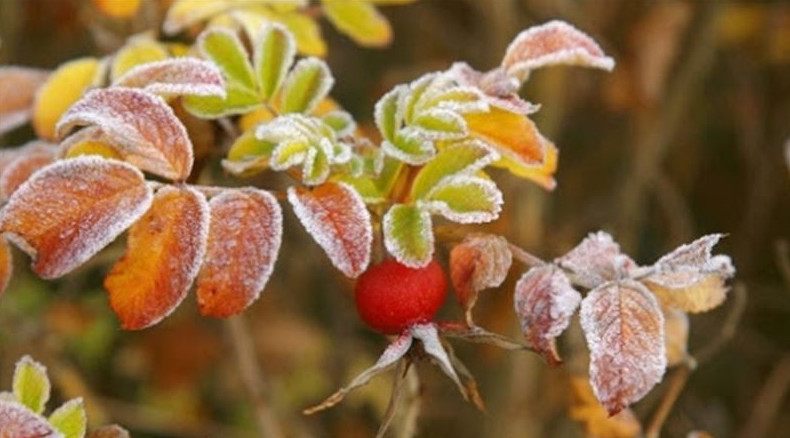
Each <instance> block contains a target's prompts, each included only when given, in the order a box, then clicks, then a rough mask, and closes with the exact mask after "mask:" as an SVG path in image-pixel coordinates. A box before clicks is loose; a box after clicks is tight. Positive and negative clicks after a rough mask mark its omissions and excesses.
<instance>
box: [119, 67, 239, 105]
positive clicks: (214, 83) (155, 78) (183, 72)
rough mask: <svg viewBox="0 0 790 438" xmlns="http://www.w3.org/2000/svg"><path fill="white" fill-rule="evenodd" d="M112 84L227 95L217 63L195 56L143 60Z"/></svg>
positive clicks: (175, 92)
mask: <svg viewBox="0 0 790 438" xmlns="http://www.w3.org/2000/svg"><path fill="white" fill-rule="evenodd" d="M113 85H114V86H117V87H132V88H142V89H144V90H145V91H148V92H151V93H155V94H160V95H164V96H182V95H183V96H217V97H221V98H224V97H225V96H226V93H225V83H224V81H223V80H222V74H221V73H220V71H219V70H218V69H217V67H216V66H215V65H214V64H212V63H210V62H208V61H202V60H199V59H195V58H173V59H167V60H164V61H158V62H150V63H147V64H142V65H139V66H137V67H134V68H133V69H131V70H129V71H128V72H126V74H124V75H123V76H121V77H120V78H118V79H117V80H116V81H115V83H114V84H113Z"/></svg>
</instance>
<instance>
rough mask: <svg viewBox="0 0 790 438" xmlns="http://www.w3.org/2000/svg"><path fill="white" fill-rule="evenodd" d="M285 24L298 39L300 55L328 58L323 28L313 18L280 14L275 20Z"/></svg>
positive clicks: (294, 13)
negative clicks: (322, 34) (322, 33)
mask: <svg viewBox="0 0 790 438" xmlns="http://www.w3.org/2000/svg"><path fill="white" fill-rule="evenodd" d="M274 19H275V20H277V21H279V22H280V23H282V24H284V25H285V27H287V28H288V30H290V31H291V33H292V34H293V36H294V39H296V48H297V49H298V50H299V53H301V54H302V55H307V56H326V42H325V41H324V38H323V37H322V36H321V27H319V26H318V23H317V22H316V21H315V20H314V19H313V18H311V17H309V16H307V15H304V14H301V13H299V12H288V13H280V14H277V16H276V17H275V18H274Z"/></svg>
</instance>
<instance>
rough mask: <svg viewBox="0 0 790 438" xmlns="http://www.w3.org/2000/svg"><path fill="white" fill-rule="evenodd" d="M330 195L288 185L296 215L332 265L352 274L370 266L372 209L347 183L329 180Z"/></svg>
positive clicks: (322, 187) (355, 274) (355, 275)
mask: <svg viewBox="0 0 790 438" xmlns="http://www.w3.org/2000/svg"><path fill="white" fill-rule="evenodd" d="M326 187H329V188H331V189H333V190H334V191H333V192H332V193H330V194H328V195H327V194H324V193H321V192H319V194H318V195H316V194H315V193H313V192H309V191H300V190H298V189H296V188H294V187H289V188H288V201H289V202H290V203H291V205H292V206H293V209H294V213H295V214H296V217H298V218H299V221H300V222H301V223H302V225H303V226H304V227H305V229H306V230H307V232H308V233H309V234H310V235H311V236H313V239H315V241H316V243H318V245H319V246H321V248H323V250H324V252H326V254H327V256H329V259H330V260H331V261H332V264H333V265H335V267H336V268H337V269H339V270H340V271H341V272H342V273H343V274H345V275H346V276H348V277H351V278H356V277H357V276H359V275H360V274H362V273H363V272H364V271H365V269H367V267H368V264H369V263H370V251H371V245H372V243H373V227H372V225H371V222H370V221H371V219H370V212H368V209H367V208H366V207H365V202H364V201H363V200H362V197H361V196H360V195H359V193H357V191H356V190H354V189H353V188H352V187H351V186H349V185H347V184H345V183H327V185H326V186H321V187H319V188H318V189H316V190H323V189H324V188H326Z"/></svg>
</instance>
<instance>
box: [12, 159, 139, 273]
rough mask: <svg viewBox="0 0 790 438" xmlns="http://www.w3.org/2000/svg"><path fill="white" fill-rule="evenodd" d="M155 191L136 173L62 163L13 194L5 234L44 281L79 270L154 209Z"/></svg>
mask: <svg viewBox="0 0 790 438" xmlns="http://www.w3.org/2000/svg"><path fill="white" fill-rule="evenodd" d="M151 197H152V196H151V189H150V188H149V187H148V186H147V185H146V184H145V180H144V179H143V174H142V173H140V171H139V170H137V169H135V168H134V167H132V166H130V165H128V164H125V163H122V162H119V161H114V160H104V159H101V158H98V157H79V158H75V159H72V160H64V161H58V162H56V163H54V164H52V165H50V166H47V167H46V168H44V169H41V170H40V171H38V172H37V173H36V174H35V175H33V177H32V178H30V179H29V180H28V181H27V182H26V183H24V184H22V186H21V187H20V188H19V189H18V190H17V191H16V192H14V195H13V196H11V199H10V200H9V201H8V203H7V204H6V206H5V208H4V209H3V211H2V213H0V231H1V232H4V233H7V235H8V238H9V239H10V240H11V241H12V242H14V243H15V244H16V245H17V246H19V247H20V248H21V249H22V250H24V251H25V252H27V253H28V254H30V255H31V256H32V257H33V258H34V259H35V261H34V263H33V270H34V271H36V273H37V274H38V275H40V276H42V277H44V278H55V277H60V276H61V275H64V274H67V273H68V272H70V271H71V270H73V269H74V268H76V267H78V266H80V265H81V264H83V263H84V262H85V261H87V260H88V259H89V258H91V257H93V255H94V254H96V253H97V252H99V250H101V249H102V248H104V247H105V246H106V245H107V244H109V243H110V242H112V241H113V240H114V239H115V238H116V237H117V236H118V235H119V234H121V233H122V232H123V231H124V230H125V229H126V228H128V227H129V226H130V225H131V224H132V223H134V221H136V220H137V219H138V218H139V217H140V216H142V214H143V213H144V212H145V210H147V209H148V207H149V206H150V205H151Z"/></svg>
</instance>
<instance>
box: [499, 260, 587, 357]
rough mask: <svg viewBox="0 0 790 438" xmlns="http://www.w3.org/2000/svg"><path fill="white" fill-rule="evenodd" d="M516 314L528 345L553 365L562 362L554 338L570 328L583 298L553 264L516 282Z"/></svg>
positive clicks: (533, 269)
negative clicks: (573, 316)
mask: <svg viewBox="0 0 790 438" xmlns="http://www.w3.org/2000/svg"><path fill="white" fill-rule="evenodd" d="M513 300H514V304H515V306H516V315H518V319H519V321H520V322H521V330H522V331H523V332H524V337H525V338H526V339H527V342H528V343H529V344H530V345H531V346H532V347H533V348H534V349H535V350H536V351H538V352H539V353H541V354H542V355H543V356H544V357H545V358H546V360H547V361H548V362H549V364H551V365H559V364H560V363H562V359H560V357H559V355H558V354H557V348H556V345H555V341H554V340H555V339H556V338H557V337H559V336H560V335H561V334H562V332H564V331H565V329H566V328H568V324H570V322H571V316H572V315H573V313H574V312H575V311H576V308H577V307H579V303H580V302H581V300H582V296H581V294H580V293H579V292H577V291H576V290H575V289H574V288H573V286H571V282H570V281H569V280H568V277H566V276H565V273H563V272H562V270H560V269H558V268H557V267H556V266H554V265H544V266H538V267H535V268H532V269H530V270H529V271H527V272H526V273H525V274H524V275H523V276H522V277H521V279H520V280H519V281H518V283H516V290H515V293H514V297H513Z"/></svg>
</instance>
